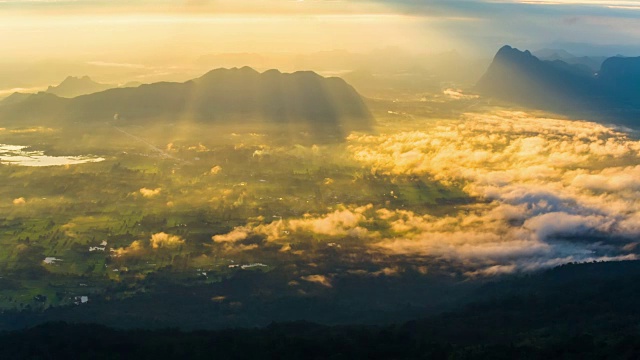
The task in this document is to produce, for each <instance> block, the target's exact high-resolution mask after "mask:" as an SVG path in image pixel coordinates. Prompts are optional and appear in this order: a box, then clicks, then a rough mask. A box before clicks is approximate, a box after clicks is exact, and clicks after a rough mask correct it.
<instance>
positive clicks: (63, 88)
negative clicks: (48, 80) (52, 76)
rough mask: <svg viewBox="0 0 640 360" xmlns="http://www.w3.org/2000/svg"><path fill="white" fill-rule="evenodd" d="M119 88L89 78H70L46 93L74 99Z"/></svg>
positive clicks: (50, 88) (51, 87)
mask: <svg viewBox="0 0 640 360" xmlns="http://www.w3.org/2000/svg"><path fill="white" fill-rule="evenodd" d="M114 87H117V86H116V85H110V84H101V83H98V82H95V81H93V80H91V78H89V77H88V76H83V77H75V76H69V77H67V78H66V79H64V81H62V82H61V83H60V85H58V86H49V88H48V89H47V91H46V92H48V93H49V94H54V95H57V96H60V97H67V98H72V97H76V96H80V95H86V94H91V93H95V92H99V91H104V90H107V89H111V88H114Z"/></svg>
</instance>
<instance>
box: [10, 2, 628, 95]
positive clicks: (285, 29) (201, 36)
mask: <svg viewBox="0 0 640 360" xmlns="http://www.w3.org/2000/svg"><path fill="white" fill-rule="evenodd" d="M639 11H640V1H632V0H626V1H605V0H601V1H588V0H584V1H577V0H575V1H574V0H564V1H562V0H560V1H536V0H534V1H530V0H527V1H515V0H514V1H508V0H504V1H493V0H492V1H489V0H467V1H443V0H434V1H411V0H396V1H389V0H364V1H349V0H343V1H319V0H298V1H290V0H240V1H237V0H234V1H230V0H217V1H207V0H190V1H168V0H164V1H145V0H142V1H102V0H95V1H93V0H75V1H67V0H3V1H0V37H1V38H2V39H3V41H2V42H1V43H0V52H1V53H2V54H3V62H4V63H11V62H25V61H26V62H34V61H43V60H51V59H56V60H64V61H81V62H93V63H94V64H95V63H101V64H102V65H104V66H112V67H117V66H120V67H130V68H135V67H140V66H149V65H150V64H165V65H166V64H172V65H174V66H178V65H183V64H186V63H190V62H193V61H194V60H196V59H198V58H199V57H201V56H203V55H207V54H212V53H258V54H260V53H286V54H299V53H314V52H317V51H331V50H336V49H343V50H348V51H349V52H368V51H372V50H375V49H381V48H386V47H394V48H397V49H401V50H404V51H407V52H410V53H415V54H429V53H431V54H433V53H440V52H445V51H450V50H457V51H459V52H461V53H463V54H469V55H473V56H482V57H490V56H491V55H492V54H493V53H495V51H496V50H497V48H498V47H499V46H501V45H503V44H505V43H508V44H510V45H513V46H517V47H519V48H524V49H530V50H537V49H539V48H543V47H565V48H569V49H568V50H572V51H573V52H575V53H576V55H615V54H617V53H623V54H624V55H629V56H631V55H640V48H638V47H637V46H636V44H637V43H638V40H640V30H638V29H637V27H635V26H632V24H635V21H636V20H637V17H638V14H640V12H639ZM612 39H615V43H611V40H612ZM238 65H243V64H238ZM0 85H3V84H2V83H1V79H0ZM0 88H6V86H0Z"/></svg>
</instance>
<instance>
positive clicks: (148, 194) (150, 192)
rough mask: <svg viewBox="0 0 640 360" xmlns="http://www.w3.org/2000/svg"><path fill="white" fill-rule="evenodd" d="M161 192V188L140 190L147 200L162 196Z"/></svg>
mask: <svg viewBox="0 0 640 360" xmlns="http://www.w3.org/2000/svg"><path fill="white" fill-rule="evenodd" d="M161 191H162V189H161V188H156V189H147V188H142V189H140V194H142V196H144V197H146V198H152V197H154V196H156V195H158V194H160V192H161Z"/></svg>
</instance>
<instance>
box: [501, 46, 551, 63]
mask: <svg viewBox="0 0 640 360" xmlns="http://www.w3.org/2000/svg"><path fill="white" fill-rule="evenodd" d="M493 61H494V62H502V63H514V64H525V63H535V62H539V61H540V60H539V59H538V58H537V57H535V56H533V55H532V54H531V52H530V51H529V50H525V51H520V50H518V49H517V48H513V47H511V46H509V45H505V46H503V47H501V48H500V50H498V52H497V53H496V56H495V57H494V59H493Z"/></svg>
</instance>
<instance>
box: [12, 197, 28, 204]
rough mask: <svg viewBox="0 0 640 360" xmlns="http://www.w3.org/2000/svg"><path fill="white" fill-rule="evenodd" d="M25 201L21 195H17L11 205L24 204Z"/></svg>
mask: <svg viewBox="0 0 640 360" xmlns="http://www.w3.org/2000/svg"><path fill="white" fill-rule="evenodd" d="M26 203H27V201H26V200H25V199H24V198H23V197H19V198H17V199H13V205H24V204H26Z"/></svg>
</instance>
